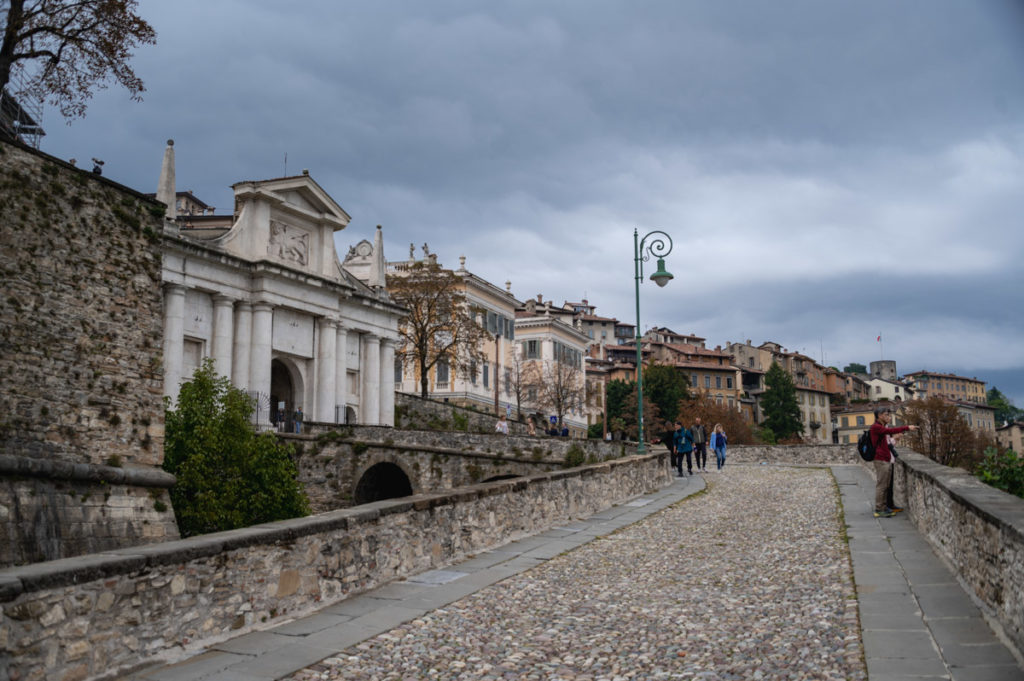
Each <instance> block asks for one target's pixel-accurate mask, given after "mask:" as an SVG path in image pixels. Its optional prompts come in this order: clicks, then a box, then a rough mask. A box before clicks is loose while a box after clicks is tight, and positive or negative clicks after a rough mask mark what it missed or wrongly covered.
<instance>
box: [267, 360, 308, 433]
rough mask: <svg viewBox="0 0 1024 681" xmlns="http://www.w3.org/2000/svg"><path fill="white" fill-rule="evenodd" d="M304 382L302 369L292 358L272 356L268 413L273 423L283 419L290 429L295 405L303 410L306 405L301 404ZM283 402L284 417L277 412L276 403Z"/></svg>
mask: <svg viewBox="0 0 1024 681" xmlns="http://www.w3.org/2000/svg"><path fill="white" fill-rule="evenodd" d="M303 394H304V384H303V380H302V370H301V369H300V368H299V366H298V365H297V364H296V363H295V361H294V360H292V359H290V358H288V357H274V358H273V359H272V360H271V361H270V413H271V418H272V419H273V420H274V422H275V423H281V422H282V421H284V423H285V425H286V430H291V417H292V413H293V412H294V411H295V408H296V407H302V410H303V412H306V411H308V409H309V408H308V407H307V406H306V405H305V404H303V402H302V396H303ZM281 402H284V418H283V419H282V418H281V417H280V415H279V414H278V405H279V404H280V403H281Z"/></svg>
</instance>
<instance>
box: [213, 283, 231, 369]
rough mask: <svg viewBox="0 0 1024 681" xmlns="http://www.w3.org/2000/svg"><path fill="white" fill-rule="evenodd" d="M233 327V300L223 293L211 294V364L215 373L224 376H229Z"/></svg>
mask: <svg viewBox="0 0 1024 681" xmlns="http://www.w3.org/2000/svg"><path fill="white" fill-rule="evenodd" d="M234 327H235V320H234V301H233V300H232V299H231V298H228V297H227V296H225V295H221V294H215V295H214V296H213V342H212V343H211V348H210V356H211V357H213V366H214V368H215V369H216V371H217V373H218V374H219V375H221V376H224V377H226V378H231V359H232V357H231V355H232V353H233V352H234V347H233V344H234V340H233V338H232V335H233V333H234V330H235V328H234Z"/></svg>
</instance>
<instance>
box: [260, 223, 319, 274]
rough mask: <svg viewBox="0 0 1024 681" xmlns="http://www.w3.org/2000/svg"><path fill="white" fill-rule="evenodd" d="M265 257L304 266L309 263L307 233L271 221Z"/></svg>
mask: <svg viewBox="0 0 1024 681" xmlns="http://www.w3.org/2000/svg"><path fill="white" fill-rule="evenodd" d="M267 255H269V256H271V257H274V258H277V259H278V260H283V261H285V262H289V263H294V264H296V265H302V266H305V265H306V264H307V263H308V262H309V232H306V231H305V230H302V229H299V228H298V227H293V226H291V225H286V224H285V223H283V222H278V221H277V220H271V221H270V241H269V242H268V243H267Z"/></svg>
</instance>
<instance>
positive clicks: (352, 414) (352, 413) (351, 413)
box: [345, 407, 359, 423]
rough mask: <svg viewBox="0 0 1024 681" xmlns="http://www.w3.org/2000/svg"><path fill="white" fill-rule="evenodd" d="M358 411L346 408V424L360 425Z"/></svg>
mask: <svg viewBox="0 0 1024 681" xmlns="http://www.w3.org/2000/svg"><path fill="white" fill-rule="evenodd" d="M358 418H359V417H358V415H357V414H356V410H355V409H354V408H352V407H345V423H359V421H358V420H357V419H358Z"/></svg>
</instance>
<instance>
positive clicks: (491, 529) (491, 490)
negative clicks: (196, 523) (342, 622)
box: [0, 450, 671, 680]
mask: <svg viewBox="0 0 1024 681" xmlns="http://www.w3.org/2000/svg"><path fill="white" fill-rule="evenodd" d="M670 481H671V477H670V472H669V468H668V464H667V455H666V453H665V452H664V450H662V451H660V452H658V453H652V454H648V455H646V456H631V457H627V458H623V459H616V460H613V461H608V462H604V463H600V464H594V465H590V466H581V467H579V468H571V469H566V470H563V471H557V472H553V473H544V474H538V475H533V476H528V477H523V478H517V479H514V480H503V481H498V482H492V483H485V484H480V485H474V486H470V487H463V488H460V489H457V490H453V491H450V492H444V493H438V494H424V495H417V496H412V497H405V498H402V499H394V500H387V501H379V502H375V503H372V504H366V505H363V506H357V507H354V508H349V509H343V510H337V511H331V512H328V513H323V514H320V515H316V516H311V517H308V518H298V519H295V520H287V521H280V522H275V523H268V524H265V525H259V526H256V527H250V528H246V529H241V530H233V531H229V532H219V533H215V534H209V535H205V536H201V537H194V538H191V539H182V540H177V541H171V542H166V543H163V544H154V545H149V546H141V547H136V548H128V549H120V550H116V551H109V552H106V553H99V554H91V555H87V556H81V557H78V558H74V559H66V560H59V561H51V562H47V563H37V564H34V565H29V566H24V567H18V568H9V569H6V570H0V604H2V607H3V613H2V616H0V651H2V652H3V654H2V655H0V678H11V679H16V678H20V679H62V678H63V679H71V678H74V679H79V680H85V679H92V678H98V677H101V676H102V677H109V676H110V675H111V674H117V673H119V672H124V671H126V670H129V669H131V668H134V667H137V666H139V665H141V664H143V663H144V662H149V661H159V660H173V659H177V658H180V657H183V656H184V655H185V654H186V653H191V652H196V651H198V650H200V649H202V648H204V647H207V646H209V645H212V644H213V643H216V642H218V641H222V640H225V639H228V638H231V637H233V636H236V635H239V634H241V633H245V632H246V631H250V630H253V629H257V628H260V627H261V626H262V625H265V624H270V623H274V622H278V621H281V620H283V619H285V618H292V617H296V616H300V615H303V614H307V613H310V612H312V611H314V610H317V609H319V608H322V607H324V606H325V605H327V604H330V603H332V602H336V601H339V600H342V599H344V598H346V597H348V596H351V595H353V594H356V593H359V592H362V591H366V590H368V589H372V588H374V587H376V586H379V585H381V584H384V583H386V582H389V581H391V580H394V579H397V578H400V577H403V576H407V575H411V574H415V573H417V572H421V571H424V570H427V569H431V568H438V567H442V566H445V565H449V564H451V563H452V562H455V561H457V560H459V559H461V558H463V557H465V556H467V555H469V554H473V553H478V552H480V551H484V550H487V549H489V548H493V547H496V546H500V545H502V544H505V543H507V542H509V541H511V540H513V539H515V538H517V537H519V536H522V535H524V534H533V533H536V532H540V531H543V530H545V529H547V528H549V527H551V526H553V525H555V524H556V523H561V522H566V521H568V520H570V519H572V518H576V517H583V516H588V515H591V514H593V513H596V512H599V511H601V510H604V509H606V508H608V507H610V506H612V505H613V504H617V503H621V502H623V501H626V500H627V499H630V498H632V497H635V496H637V495H641V494H644V493H648V492H651V491H654V490H656V489H658V488H660V487H662V486H664V485H666V484H668V483H669V482H670Z"/></svg>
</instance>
